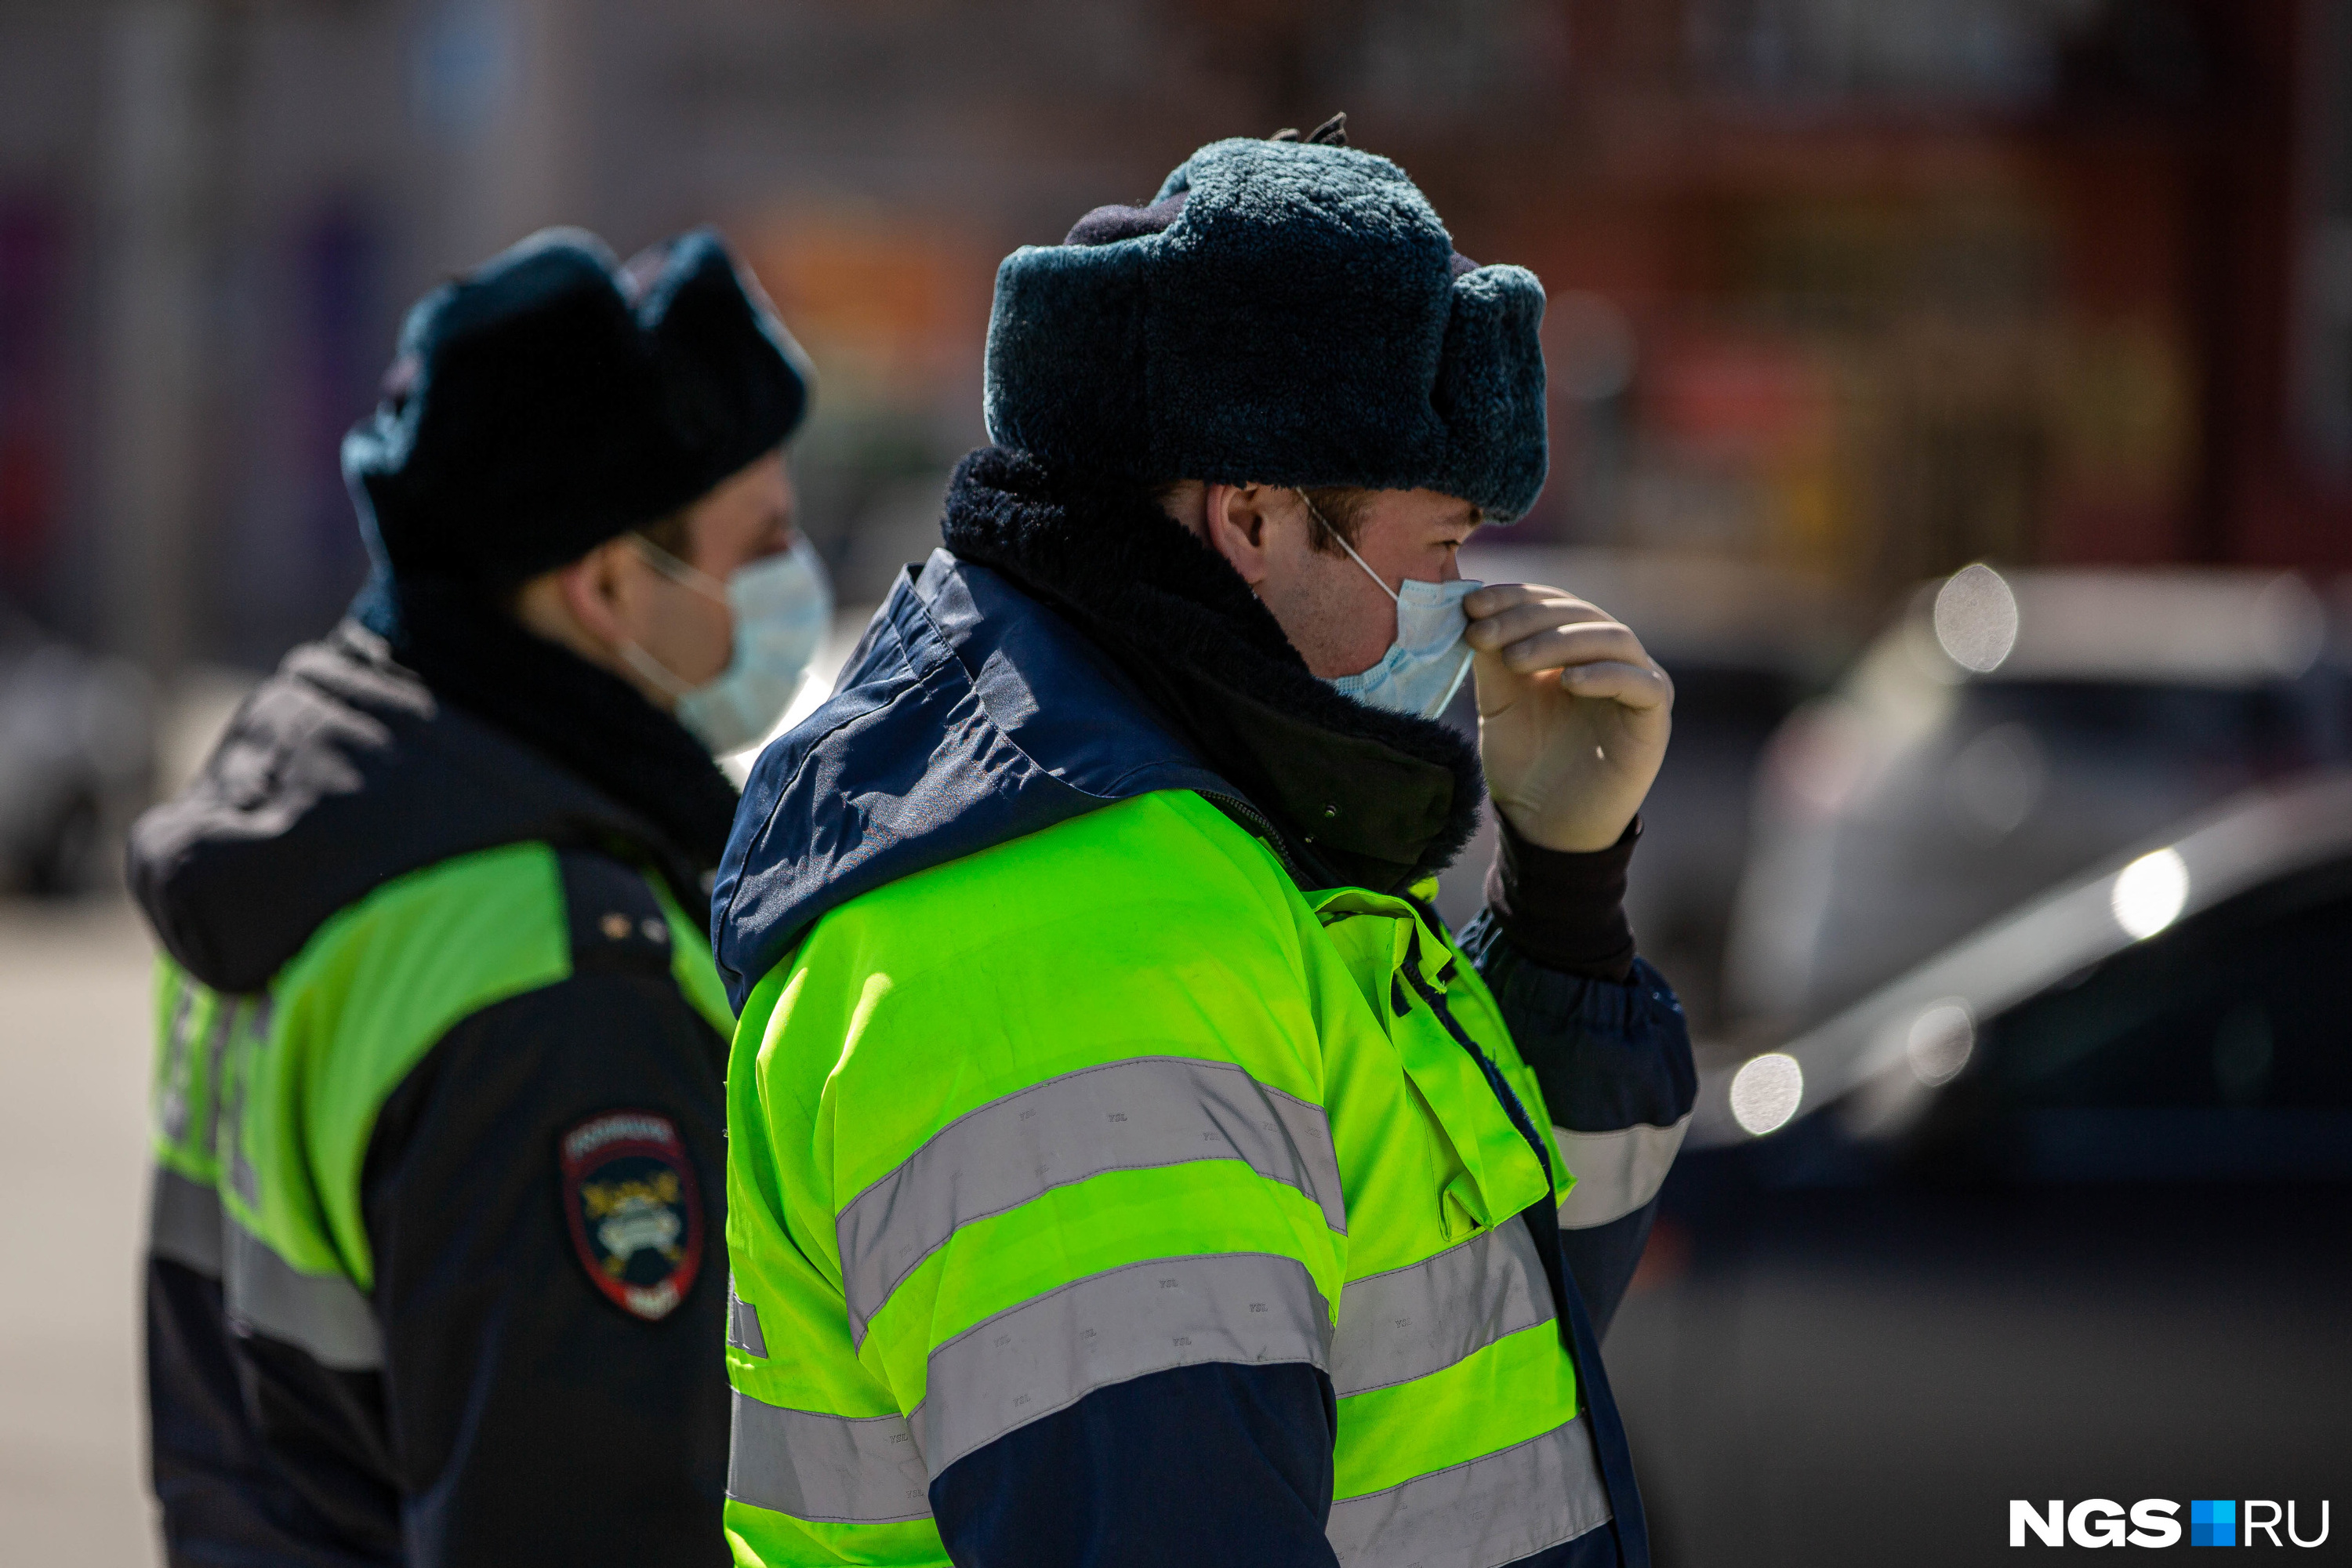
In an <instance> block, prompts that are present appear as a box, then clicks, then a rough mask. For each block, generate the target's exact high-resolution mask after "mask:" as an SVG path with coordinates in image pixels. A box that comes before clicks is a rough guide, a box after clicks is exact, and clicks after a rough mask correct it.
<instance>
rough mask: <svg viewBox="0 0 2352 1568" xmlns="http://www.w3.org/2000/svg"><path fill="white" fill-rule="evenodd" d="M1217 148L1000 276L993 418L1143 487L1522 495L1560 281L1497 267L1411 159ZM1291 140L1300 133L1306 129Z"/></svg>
mask: <svg viewBox="0 0 2352 1568" xmlns="http://www.w3.org/2000/svg"><path fill="white" fill-rule="evenodd" d="M1337 125H1338V122H1336V121H1335V123H1334V127H1327V128H1326V129H1325V131H1323V132H1318V133H1317V138H1315V139H1309V140H1308V141H1306V142H1300V141H1297V140H1276V141H1269V142H1255V141H1245V140H1235V141H1228V142H1212V143H1211V144H1210V145H1208V146H1206V147H1203V148H1202V149H1201V150H1200V151H1199V152H1197V153H1193V154H1192V157H1190V158H1188V159H1186V160H1185V161H1184V163H1183V164H1182V165H1181V167H1179V168H1178V169H1177V170H1176V172H1175V173H1173V174H1170V175H1169V176H1168V179H1167V182H1166V183H1165V184H1162V185H1161V186H1160V193H1159V195H1157V196H1156V197H1154V198H1153V200H1152V203H1151V205H1149V206H1143V207H1127V206H1108V207H1097V208H1096V209H1095V210H1094V211H1093V212H1090V213H1088V214H1087V216H1085V217H1084V218H1082V219H1080V220H1079V222H1078V225H1077V226H1076V228H1073V229H1072V230H1071V231H1070V233H1069V237H1067V238H1066V239H1065V240H1064V241H1063V242H1062V243H1061V244H1060V245H1057V246H1024V247H1022V248H1021V249H1019V250H1016V251H1014V252H1013V254H1012V255H1011V256H1009V257H1007V258H1005V259H1004V262H1003V265H1002V266H1001V267H999V268H997V272H996V302H995V309H994V310H993V312H992V315H991V316H990V319H989V324H988V374H987V388H988V390H987V412H988V431H989V436H990V438H991V439H992V440H994V441H995V442H996V443H998V444H999V445H1000V446H1006V447H1018V448H1021V449H1022V450H1024V451H1026V452H1028V453H1030V454H1031V455H1032V456H1034V457H1036V458H1041V459H1043V460H1045V461H1046V462H1048V463H1057V462H1058V463H1068V464H1072V465H1074V466H1076V467H1079V468H1087V469H1089V470H1093V471H1096V472H1099V473H1107V474H1114V475H1118V476H1122V477H1126V478H1130V479H1138V480H1142V481H1146V482H1158V481H1163V480H1170V479H1206V480H1209V481H1212V482H1216V481H1223V482H1226V483H1234V484H1243V483H1251V482H1262V483H1269V484H1278V485H1298V486H1302V487H1315V486H1321V485H1360V486H1364V487H1367V488H1370V489H1433V490H1437V491H1440V492H1442V493H1444V494H1446V495H1452V496H1459V497H1461V498H1463V499H1464V500H1470V501H1474V502H1475V503H1476V504H1477V505H1479V506H1480V507H1483V508H1484V509H1485V510H1486V512H1487V513H1488V515H1489V516H1490V517H1492V518H1493V519H1495V520H1496V521H1509V520H1511V519H1514V518H1517V517H1518V516H1519V515H1521V514H1522V513H1524V512H1525V511H1526V510H1528V506H1529V505H1530V504H1531V503H1532V502H1533V501H1534V500H1535V498H1536V492H1537V491H1538V490H1540V489H1542V488H1543V480H1544V467H1545V433H1544V369H1543V350H1542V347H1541V344H1540V343H1539V342H1538V339H1537V328H1538V325H1539V324H1540V322H1541V321H1542V319H1543V306H1544V295H1543V285H1542V284H1540V283H1538V281H1537V280H1536V276H1535V274H1534V273H1532V272H1529V271H1528V270H1527V269H1526V268H1521V267H1481V266H1478V265H1477V264H1476V263H1475V262H1472V261H1471V260H1469V259H1468V258H1465V257H1462V256H1458V255H1456V254H1454V243H1453V240H1452V239H1451V238H1450V237H1448V236H1447V234H1446V232H1445V228H1444V225H1442V224H1440V223H1439V222H1438V220H1437V215H1436V213H1434V212H1433V211H1432V210H1431V208H1430V205H1429V203H1428V202H1427V200H1425V199H1424V198H1423V195H1422V194H1421V192H1420V191H1419V190H1418V189H1416V188H1415V187H1414V185H1413V183H1412V181H1411V180H1410V179H1408V178H1407V177H1406V176H1405V173H1404V171H1403V170H1402V169H1400V168H1398V167H1397V166H1396V165H1395V164H1394V163H1390V162H1389V161H1388V160H1387V159H1385V158H1380V157H1375V156H1373V155H1372V154H1370V153H1360V152H1357V151H1354V150H1352V149H1350V148H1349V147H1347V146H1346V145H1344V135H1345V133H1344V131H1343V130H1342V131H1339V132H1338V136H1339V141H1340V142H1341V143H1342V144H1338V145H1333V144H1325V143H1324V142H1321V141H1320V140H1319V139H1320V138H1323V137H1325V136H1328V135H1330V134H1331V133H1332V132H1333V131H1334V129H1335V128H1336V127H1337ZM1294 134H1295V133H1294Z"/></svg>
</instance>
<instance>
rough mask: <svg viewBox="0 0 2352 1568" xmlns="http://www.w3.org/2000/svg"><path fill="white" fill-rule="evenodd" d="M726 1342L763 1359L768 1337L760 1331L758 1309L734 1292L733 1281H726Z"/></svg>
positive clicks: (765, 1353) (766, 1350) (766, 1352)
mask: <svg viewBox="0 0 2352 1568" xmlns="http://www.w3.org/2000/svg"><path fill="white" fill-rule="evenodd" d="M727 1342H728V1343H729V1344H730V1345H733V1346H734V1347H735V1348H736V1349H737V1350H739V1351H749V1352H751V1353H752V1354H753V1355H755V1356H759V1357H761V1359H762V1360H765V1359H766V1357H767V1354H768V1337H767V1336H766V1335H765V1334H763V1333H761V1331H760V1309H759V1308H757V1307H754V1306H753V1305H751V1302H749V1301H746V1300H743V1298H742V1297H740V1296H738V1295H737V1294H735V1281H734V1280H733V1279H729V1280H728V1281H727Z"/></svg>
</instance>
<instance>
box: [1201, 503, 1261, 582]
mask: <svg viewBox="0 0 2352 1568" xmlns="http://www.w3.org/2000/svg"><path fill="white" fill-rule="evenodd" d="M1277 493H1279V492H1277V491H1276V490H1273V489H1269V488H1268V487H1266V486H1265V485H1211V486H1209V487H1208V488H1207V491H1206V493H1205V494H1204V495H1203V496H1202V509H1203V511H1204V514H1205V515H1204V516H1203V517H1202V528H1203V530H1204V531H1205V532H1206V534H1207V537H1208V542H1209V548H1210V549H1212V550H1213V551H1215V552H1217V553H1218V554H1220V555H1222V556H1223V557H1224V558H1225V562H1226V564H1228V565H1230V566H1231V567H1233V569H1234V571H1235V572H1237V573H1239V574H1241V579H1242V581H1243V582H1244V583H1246V584H1249V585H1250V586H1251V587H1252V588H1255V587H1256V586H1257V585H1258V584H1260V583H1263V582H1265V578H1266V571H1267V565H1266V531H1267V522H1268V521H1269V520H1268V515H1267V506H1268V503H1269V502H1270V500H1271V499H1272V498H1273V497H1274V496H1275V495H1276V494H1277Z"/></svg>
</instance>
